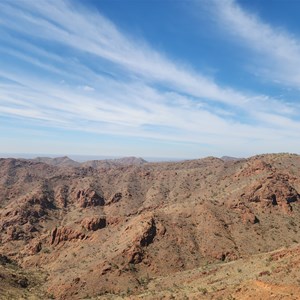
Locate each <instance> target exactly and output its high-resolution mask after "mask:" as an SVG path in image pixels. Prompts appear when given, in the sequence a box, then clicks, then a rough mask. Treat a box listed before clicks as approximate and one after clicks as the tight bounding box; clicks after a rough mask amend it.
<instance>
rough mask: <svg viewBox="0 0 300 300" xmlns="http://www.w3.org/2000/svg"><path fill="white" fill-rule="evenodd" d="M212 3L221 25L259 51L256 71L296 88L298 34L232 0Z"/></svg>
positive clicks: (299, 68)
mask: <svg viewBox="0 0 300 300" xmlns="http://www.w3.org/2000/svg"><path fill="white" fill-rule="evenodd" d="M213 3H214V8H215V9H213V10H212V11H213V13H214V14H217V18H216V19H217V21H218V22H219V23H221V26H220V28H222V30H223V31H224V32H229V33H231V35H232V37H233V38H234V39H235V40H236V41H240V42H241V43H243V45H246V46H247V47H248V48H249V49H252V50H253V51H255V52H256V53H257V54H258V56H257V57H256V62H257V63H256V70H257V71H258V73H259V74H260V75H263V76H264V77H265V78H268V79H270V80H272V81H273V82H274V83H278V84H279V85H282V84H286V85H289V86H293V87H296V88H297V89H299V84H300V40H299V37H296V36H295V35H293V34H292V33H290V32H288V31H287V30H285V29H284V28H282V27H278V26H272V25H271V24H268V23H267V22H264V21H263V20H262V19H260V18H259V17H258V16H257V15H255V14H253V13H249V12H247V11H246V10H244V9H243V8H242V7H241V6H240V5H239V4H238V3H237V2H236V1H234V0H213ZM270 9H271V8H270ZM251 61H253V60H251Z"/></svg>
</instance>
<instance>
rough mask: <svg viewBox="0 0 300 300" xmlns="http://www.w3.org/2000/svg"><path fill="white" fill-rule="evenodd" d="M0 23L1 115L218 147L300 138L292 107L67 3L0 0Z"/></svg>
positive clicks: (46, 124)
mask: <svg viewBox="0 0 300 300" xmlns="http://www.w3.org/2000/svg"><path fill="white" fill-rule="evenodd" d="M220 5H221V4H220ZM222 5H224V7H225V8H227V9H228V12H227V14H228V16H227V17H228V18H229V16H230V15H231V14H234V15H236V14H237V12H236V10H237V6H235V4H234V2H231V1H224V2H222ZM220 7H221V6H220ZM230 8H231V9H230ZM233 8H235V10H234V9H233ZM232 11H233V12H232ZM238 12H239V13H240V11H239V10H238ZM0 17H1V18H0V20H2V21H0V32H5V35H2V37H0V39H2V41H4V42H5V43H4V45H5V46H2V47H0V51H1V53H2V54H3V55H4V56H5V58H6V59H5V61H3V63H2V65H1V69H0V76H1V77H2V78H3V79H5V80H4V81H3V80H2V81H1V80H0V117H1V116H2V117H3V118H4V117H10V118H16V119H22V120H23V121H24V120H25V121H27V122H29V123H30V124H39V125H42V126H44V127H53V128H61V129H63V130H73V131H81V132H92V133H97V134H100V135H101V134H110V135H119V136H129V137H143V138H147V139H156V140H167V141H176V142H182V143H185V142H188V143H198V144H200V145H201V144H205V145H209V147H220V148H222V149H223V150H224V149H225V150H226V149H229V148H230V145H231V147H232V145H238V147H240V149H242V148H243V147H245V146H241V145H243V144H247V145H248V143H251V141H263V143H265V144H266V145H264V146H263V148H262V149H265V150H262V151H270V148H271V147H272V145H277V144H278V142H277V141H278V139H279V138H281V139H282V140H286V139H288V138H290V137H293V138H294V137H298V136H299V134H298V132H299V129H300V123H299V122H297V121H295V120H293V119H292V118H293V116H294V115H295V114H296V113H297V112H298V108H296V107H295V106H291V105H287V104H285V103H283V102H280V101H278V100H276V99H272V98H271V97H268V96H266V95H260V94H256V93H251V94H250V93H244V92H242V91H239V90H237V89H234V88H232V87H227V86H223V85H221V84H218V83H217V82H215V81H214V80H213V79H211V78H209V77H207V76H205V75H204V74H202V73H199V72H196V71H195V70H193V68H192V67H190V66H188V63H187V62H185V63H184V62H177V61H174V60H172V59H171V58H169V57H168V55H167V54H166V53H160V52H158V51H157V50H155V49H154V48H153V47H151V46H150V45H149V44H147V43H146V42H145V41H141V40H137V39H135V38H133V37H131V36H129V35H128V34H125V33H122V32H121V31H120V30H118V28H117V27H116V26H115V25H114V24H113V23H112V22H111V21H109V20H108V19H106V18H105V17H104V16H102V15H100V14H99V13H94V12H91V11H88V10H86V9H84V8H83V7H81V6H78V4H77V6H76V7H75V6H74V3H73V2H66V1H58V0H52V1H43V2H40V1H22V0H20V1H17V2H14V3H13V4H12V3H11V2H10V1H1V2H0ZM242 17H244V15H242ZM242 17H240V18H242ZM224 18H225V15H224ZM224 20H225V19H224ZM251 20H252V19H251ZM253 22H254V21H253ZM251 24H252V23H251V22H250V25H248V27H250V29H251V28H252V27H251V26H252V25H251ZM245 30H246V29H245ZM251 30H252V29H251ZM16 36H18V38H17V37H16ZM256 38H257V37H255V36H254V37H253V39H256ZM279 52H280V51H279ZM7 81H8V82H10V83H7ZM266 141H268V142H269V144H267V142H266ZM299 145H300V144H299ZM223 150H222V151H223ZM225 150H224V151H225ZM244 150H245V149H244Z"/></svg>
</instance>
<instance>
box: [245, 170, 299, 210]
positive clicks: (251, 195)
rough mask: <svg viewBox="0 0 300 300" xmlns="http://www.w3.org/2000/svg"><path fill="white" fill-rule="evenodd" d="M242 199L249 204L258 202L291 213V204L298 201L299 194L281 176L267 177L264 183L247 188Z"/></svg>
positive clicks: (286, 178)
mask: <svg viewBox="0 0 300 300" xmlns="http://www.w3.org/2000/svg"><path fill="white" fill-rule="evenodd" d="M243 198H244V199H246V201H249V202H259V203H261V204H263V205H266V206H271V207H272V206H273V207H274V206H279V207H281V208H282V209H283V211H285V212H291V211H292V206H291V205H290V204H291V203H293V202H297V201H299V194H298V192H297V191H296V189H295V188H294V187H293V186H292V185H291V183H290V182H289V177H288V176H284V175H282V174H276V175H275V174H274V175H271V176H268V177H267V178H266V180H265V181H263V182H262V183H260V184H255V185H252V186H251V187H249V189H248V191H247V192H246V193H245V194H244V195H243Z"/></svg>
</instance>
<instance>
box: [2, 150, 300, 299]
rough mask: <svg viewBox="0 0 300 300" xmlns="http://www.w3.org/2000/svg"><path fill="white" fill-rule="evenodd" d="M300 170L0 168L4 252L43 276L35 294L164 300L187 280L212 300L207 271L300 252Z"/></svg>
mask: <svg viewBox="0 0 300 300" xmlns="http://www.w3.org/2000/svg"><path fill="white" fill-rule="evenodd" d="M299 171H300V156H298V155H293V154H274V155H272V154H269V155H260V156H255V157H251V158H249V159H242V160H222V159H218V158H213V157H208V158H205V159H200V160H192V161H184V162H177V163H145V162H141V163H131V164H130V163H124V164H118V163H117V164H114V163H113V164H111V165H109V166H107V165H97V166H94V165H93V166H91V165H80V166H72V165H68V166H67V167H65V168H63V167H61V166H56V165H54V164H46V163H44V162H38V161H33V160H15V159H1V160H0V174H1V176H0V189H1V194H0V207H1V208H0V241H1V243H0V253H2V255H5V257H7V258H8V259H9V260H11V261H14V262H15V264H16V266H17V267H18V268H20V269H21V270H26V272H31V271H32V272H33V273H32V275H31V276H33V277H32V278H36V277H34V276H35V275H34V274H35V273H34V272H39V276H40V277H38V279H33V280H32V283H31V282H30V280H29V282H28V287H25V289H26V292H28V291H29V290H28V289H30V287H31V285H32V289H33V286H34V285H35V282H37V281H38V280H41V279H40V278H44V277H43V276H46V277H45V278H47V280H46V279H45V280H44V283H43V284H40V286H42V288H43V291H44V293H47V295H49V297H50V296H51V298H55V299H83V298H87V299H89V298H93V297H94V298H95V299H100V298H102V297H103V298H106V297H112V299H115V298H116V297H125V296H129V295H130V297H131V298H132V299H134V298H136V297H139V296H138V295H144V296H145V297H146V295H147V297H148V298H149V297H150V298H151V297H152V296H153V297H152V298H151V299H159V298H158V295H157V294H156V295H154V294H153V295H152V292H154V290H156V291H161V293H166V294H168V293H167V292H166V290H165V289H163V288H162V287H159V284H160V283H159V282H160V280H161V282H164V280H165V282H168V284H169V285H170V286H171V285H172V286H173V287H174V284H175V285H177V286H178V285H179V281H180V280H179V279H178V278H179V277H180V278H186V280H188V281H189V282H194V283H195V282H196V283H195V290H192V292H191V293H190V297H196V298H194V299H200V298H199V297H200V296H201V297H214V291H211V290H210V289H209V288H208V287H205V289H208V291H209V293H208V291H206V292H205V290H201V289H200V287H199V286H198V287H199V290H198V288H197V280H196V279H197V278H198V277H199V274H200V273H199V272H200V270H201V272H211V270H210V269H209V270H210V271H206V270H204V269H203V268H208V267H209V268H212V266H216V265H220V264H227V263H228V264H232V263H233V262H240V261H241V259H244V260H245V259H250V258H251V257H258V256H260V255H267V254H266V253H270V252H272V251H275V250H278V249H281V248H283V247H286V248H289V247H293V246H294V245H297V244H298V242H299V232H298V231H299V230H300V205H299V197H300V195H299V191H300V176H299V174H300V172H299ZM245 263H246V262H245ZM250 264H251V263H250ZM238 266H239V268H242V264H240V265H238ZM1 270H2V269H0V276H1V274H2V271H1ZM249 270H250V271H247V272H254V271H255V268H252V269H251V268H250V269H249ZM264 271H265V270H261V272H264ZM268 271H269V272H271V271H270V270H268ZM187 272H190V273H187ZM216 272H217V271H216ZM241 273H242V272H241ZM254 273H255V272H254ZM254 273H253V274H254ZM3 274H4V273H3ZM30 274H31V273H30ZM186 274H195V277H193V278H190V277H188V276H187V275H186ZM197 274H198V275H197ZM211 274H212V273H211ZM220 274H223V273H220ZM228 274H229V273H228ZM270 274H271V273H270ZM223 275H224V274H223ZM223 275H222V276H223ZM240 275H241V274H240ZM248 275H249V274H248ZM248 275H247V276H248ZM250 275H251V274H250ZM250 275H249V276H250ZM3 276H5V275H3ZM7 276H8V275H7ZM178 276H179V277H178ZM181 276H182V277H181ZM197 276H198V277H197ZM220 276H221V275H220ZM224 276H225V275H224ZM228 276H229V275H228ZM247 276H246V277H245V278H247V280H250V279H251V280H252V279H253V278H254V277H253V276H254V275H253V276H252V277H251V276H250V277H249V276H248V277H247ZM255 276H256V275H255ZM163 278H165V279H163ZM173 279H174V280H173ZM176 280H177V281H176ZM253 280H254V279H253ZM154 283H157V284H158V286H157V287H156V286H155V285H154ZM201 284H204V283H201ZM205 284H206V285H207V282H206V283H205ZM286 284H288V282H287V283H286ZM201 288H202V287H201ZM240 288H241V289H242V287H240ZM182 289H186V287H185V286H184V287H182ZM215 289H216V290H215V292H216V293H215V295H217V296H218V297H222V295H223V296H224V295H225V296H226V297H227V296H228V295H232V294H228V293H227V292H228V291H227V292H226V291H224V287H223V292H222V290H221V292H218V293H217V289H218V286H217V287H215ZM147 291H148V292H147ZM177 292H178V295H180V297H185V296H186V297H189V293H187V294H186V293H181V290H180V289H179V288H178V290H177ZM179 292H180V293H179ZM230 292H232V291H230ZM233 292H234V291H233ZM1 293H3V291H1V289H0V295H1ZM226 293H227V294H226ZM185 294H186V295H185ZM151 295H152V296H151ZM162 295H163V294H160V295H159V297H162ZM183 295H185V296H183ZM199 295H200V296H199ZM175 296H176V293H175ZM175 296H174V297H175ZM225 296H224V297H225ZM3 297H4V296H3ZM97 297H98V298H97ZM141 297H142V296H141ZM170 297H171V296H170ZM178 297H179V296H178ZM178 297H177V298H178ZM228 297H229V296H228ZM232 297H233V296H232ZM150 298H149V299H150ZM7 299H8V298H7ZM9 299H12V296H11V298H9ZM16 299H19V298H17V297H16ZM25 299H26V298H25ZM170 299H174V298H170ZM179 299H180V298H179ZM182 299H184V298H182ZM191 299H192V298H191ZM208 299H209V298H208ZM213 299H216V298H213ZM220 299H222V298H220ZM224 299H227V298H224ZM237 299H242V298H237ZM245 299H246V298H245ZM257 299H259V298H257ZM278 299H279V298H278ZM296 299H298V298H296Z"/></svg>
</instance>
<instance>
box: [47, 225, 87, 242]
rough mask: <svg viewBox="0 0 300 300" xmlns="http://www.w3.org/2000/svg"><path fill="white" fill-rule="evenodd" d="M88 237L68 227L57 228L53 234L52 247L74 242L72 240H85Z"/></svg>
mask: <svg viewBox="0 0 300 300" xmlns="http://www.w3.org/2000/svg"><path fill="white" fill-rule="evenodd" d="M87 238H88V236H87V235H85V234H84V233H82V232H80V231H78V230H75V229H72V228H68V227H60V228H57V227H56V228H55V229H54V230H53V231H52V232H51V241H50V244H51V245H58V244H59V243H61V242H64V241H72V240H84V239H87Z"/></svg>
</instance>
